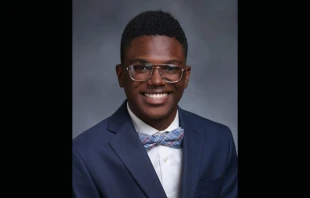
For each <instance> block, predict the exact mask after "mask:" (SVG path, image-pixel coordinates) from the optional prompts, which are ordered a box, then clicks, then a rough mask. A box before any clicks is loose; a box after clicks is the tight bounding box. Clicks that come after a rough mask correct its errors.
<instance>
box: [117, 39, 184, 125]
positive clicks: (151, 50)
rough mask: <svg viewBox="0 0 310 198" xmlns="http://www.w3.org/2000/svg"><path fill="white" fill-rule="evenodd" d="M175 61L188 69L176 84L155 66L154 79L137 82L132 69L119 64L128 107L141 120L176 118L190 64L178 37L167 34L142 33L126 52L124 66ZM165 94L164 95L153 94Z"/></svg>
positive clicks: (119, 74)
mask: <svg viewBox="0 0 310 198" xmlns="http://www.w3.org/2000/svg"><path fill="white" fill-rule="evenodd" d="M145 62H147V63H150V64H173V65H179V66H180V67H181V68H182V69H185V71H184V73H183V77H182V79H181V80H180V81H179V82H177V83H172V84H171V83H167V82H165V81H164V80H163V79H162V78H161V75H160V73H159V70H158V69H156V68H154V71H153V74H152V76H151V78H150V79H149V80H147V81H145V82H135V81H133V80H132V79H131V78H130V76H129V71H128V70H126V69H125V68H123V67H122V66H121V65H117V67H116V72H117V76H118V80H119V84H120V86H121V87H123V88H124V90H125V93H126V96H127V99H128V103H129V107H130V109H131V110H132V111H133V112H134V113H135V115H136V116H137V117H139V118H140V119H142V120H144V121H145V120H158V119H169V120H171V121H172V120H173V119H174V116H175V113H176V111H177V104H178V102H179V100H180V99H181V97H182V95H183V91H184V89H185V88H186V87H187V84H188V80H189V75H190V66H186V65H185V64H186V63H185V62H186V60H185V56H184V51H183V48H182V45H181V44H180V43H179V41H178V40H176V39H174V38H170V37H166V36H141V37H138V38H135V39H134V40H132V42H131V44H130V46H129V47H128V48H127V50H126V51H125V56H124V66H125V67H128V66H130V65H132V64H143V63H145ZM152 94H162V95H152Z"/></svg>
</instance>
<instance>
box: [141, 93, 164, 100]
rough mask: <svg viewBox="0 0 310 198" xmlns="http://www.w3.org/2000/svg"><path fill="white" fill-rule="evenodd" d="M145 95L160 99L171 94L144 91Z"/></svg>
mask: <svg viewBox="0 0 310 198" xmlns="http://www.w3.org/2000/svg"><path fill="white" fill-rule="evenodd" d="M143 95H144V96H146V97H148V98H151V99H154V100H160V99H164V98H166V97H167V96H168V95H169V93H161V94H150V93H144V94H143Z"/></svg>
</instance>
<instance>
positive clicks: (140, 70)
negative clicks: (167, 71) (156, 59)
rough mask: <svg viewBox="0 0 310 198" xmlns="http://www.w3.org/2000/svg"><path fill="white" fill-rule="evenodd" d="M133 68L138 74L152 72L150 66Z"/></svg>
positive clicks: (140, 65)
mask: <svg viewBox="0 0 310 198" xmlns="http://www.w3.org/2000/svg"><path fill="white" fill-rule="evenodd" d="M133 68H134V70H135V71H136V72H140V73H141V72H148V71H150V70H152V66H150V65H144V64H138V65H134V66H133Z"/></svg>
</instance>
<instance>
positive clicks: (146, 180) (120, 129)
mask: <svg viewBox="0 0 310 198" xmlns="http://www.w3.org/2000/svg"><path fill="white" fill-rule="evenodd" d="M126 102H127V101H125V102H124V103H123V105H122V106H121V107H120V108H119V110H118V111H117V112H116V113H115V114H114V115H113V116H112V117H111V119H110V122H109V125H108V130H110V131H112V132H115V133H116V135H115V138H113V139H112V140H111V141H110V145H111V147H112V149H113V150H114V151H115V153H116V154H117V155H118V157H119V158H120V160H121V161H122V162H123V163H124V165H125V166H126V167H127V169H128V171H129V172H130V174H131V175H132V177H133V178H134V179H135V181H136V182H137V184H138V185H139V186H140V187H141V189H142V190H143V192H144V193H145V195H146V196H147V197H150V198H152V197H154V198H158V197H166V195H165V192H164V189H163V187H162V185H161V183H160V181H159V179H158V176H157V174H156V172H155V170H154V168H153V165H152V163H151V161H150V159H149V156H148V154H147V152H146V150H145V148H144V146H143V145H142V143H141V141H140V139H139V137H138V134H137V133H136V131H135V129H134V126H133V124H132V122H131V120H130V117H129V115H128V112H127V109H126Z"/></svg>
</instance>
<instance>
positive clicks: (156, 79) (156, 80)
mask: <svg viewBox="0 0 310 198" xmlns="http://www.w3.org/2000/svg"><path fill="white" fill-rule="evenodd" d="M147 82H148V84H149V85H153V86H154V85H155V86H162V85H165V81H164V80H163V79H162V77H161V74H160V70H159V67H154V71H153V74H152V76H151V78H150V79H149V80H148V81H147Z"/></svg>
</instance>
